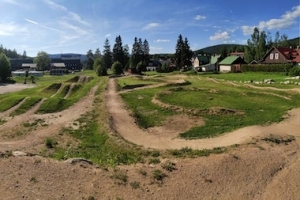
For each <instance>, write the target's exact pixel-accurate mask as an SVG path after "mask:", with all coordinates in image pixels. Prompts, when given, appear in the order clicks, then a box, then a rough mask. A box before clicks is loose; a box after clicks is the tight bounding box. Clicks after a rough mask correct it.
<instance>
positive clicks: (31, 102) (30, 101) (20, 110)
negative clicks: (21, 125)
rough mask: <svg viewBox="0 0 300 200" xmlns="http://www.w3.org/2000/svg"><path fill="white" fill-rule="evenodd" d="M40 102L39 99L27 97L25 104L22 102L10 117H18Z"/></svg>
mask: <svg viewBox="0 0 300 200" xmlns="http://www.w3.org/2000/svg"><path fill="white" fill-rule="evenodd" d="M41 100H42V98H41V97H29V98H26V99H25V102H23V103H22V104H21V105H20V107H19V108H18V109H16V110H15V111H14V112H12V113H11V114H10V115H11V116H15V115H20V114H23V113H25V112H26V111H28V110H29V109H30V108H31V107H33V106H34V105H35V104H37V103H38V102H40V101H41Z"/></svg>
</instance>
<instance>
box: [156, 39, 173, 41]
mask: <svg viewBox="0 0 300 200" xmlns="http://www.w3.org/2000/svg"><path fill="white" fill-rule="evenodd" d="M154 42H170V40H169V39H157V40H154Z"/></svg>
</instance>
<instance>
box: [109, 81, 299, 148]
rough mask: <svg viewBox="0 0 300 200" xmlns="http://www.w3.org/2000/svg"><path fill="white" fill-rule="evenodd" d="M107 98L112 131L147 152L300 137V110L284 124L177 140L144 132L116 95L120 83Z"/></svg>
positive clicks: (172, 136) (113, 83)
mask: <svg viewBox="0 0 300 200" xmlns="http://www.w3.org/2000/svg"><path fill="white" fill-rule="evenodd" d="M107 88H108V89H107V94H106V105H107V108H108V112H109V113H110V115H111V119H112V120H111V121H112V128H113V129H114V130H115V131H116V132H117V133H118V134H119V135H120V136H121V137H123V138H124V139H125V140H127V141H129V142H132V143H134V144H137V145H141V146H144V147H145V148H154V149H180V148H183V147H190V148H193V149H210V148H214V147H221V146H230V145H233V144H241V143H245V142H247V141H251V140H252V139H253V138H256V137H257V136H260V137H261V136H263V135H269V134H270V133H272V134H280V135H286V134H289V135H295V136H300V132H299V131H298V130H297V129H298V127H299V120H300V109H293V110H291V111H290V112H289V117H288V118H287V119H285V120H284V121H282V122H280V123H277V124H272V125H269V126H249V127H245V128H241V129H238V130H235V131H233V132H230V133H226V134H223V135H221V136H220V137H217V138H208V139H199V140H184V139H180V138H174V134H170V135H167V134H164V133H163V132H162V133H156V134H152V133H151V131H146V130H142V129H140V128H139V127H138V126H137V125H136V123H135V121H134V119H133V117H131V116H130V112H129V111H128V110H127V109H126V105H125V103H124V102H123V100H122V99H121V97H120V96H119V95H118V92H117V91H116V88H117V85H116V79H115V78H110V79H109V81H108V87H107Z"/></svg>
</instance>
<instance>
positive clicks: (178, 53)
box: [174, 34, 193, 69]
mask: <svg viewBox="0 0 300 200" xmlns="http://www.w3.org/2000/svg"><path fill="white" fill-rule="evenodd" d="M192 57H193V52H192V51H191V49H190V45H189V42H188V39H187V38H185V39H184V41H183V39H182V35H181V34H180V35H179V36H178V40H177V44H176V50H175V56H174V59H175V64H176V67H177V69H181V68H184V67H188V68H189V67H190V66H191V58H192Z"/></svg>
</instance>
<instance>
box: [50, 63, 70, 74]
mask: <svg viewBox="0 0 300 200" xmlns="http://www.w3.org/2000/svg"><path fill="white" fill-rule="evenodd" d="M66 72H67V68H66V65H65V63H51V64H50V75H63V74H65V73H66Z"/></svg>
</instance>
